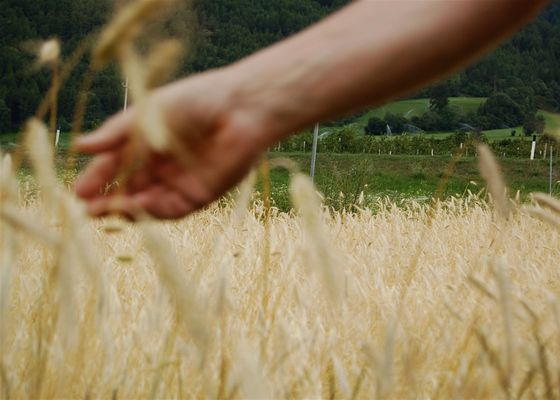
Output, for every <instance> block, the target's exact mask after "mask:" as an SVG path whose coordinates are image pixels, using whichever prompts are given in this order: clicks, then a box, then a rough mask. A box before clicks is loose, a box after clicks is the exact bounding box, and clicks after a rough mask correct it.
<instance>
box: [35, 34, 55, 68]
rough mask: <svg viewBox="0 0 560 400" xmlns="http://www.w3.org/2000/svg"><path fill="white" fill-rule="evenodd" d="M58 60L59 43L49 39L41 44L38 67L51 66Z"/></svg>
mask: <svg viewBox="0 0 560 400" xmlns="http://www.w3.org/2000/svg"><path fill="white" fill-rule="evenodd" d="M59 58H60V43H59V42H58V40H57V39H50V40H47V41H46V42H44V43H43V44H41V47H40V48H39V54H38V62H39V65H41V66H42V65H47V66H48V65H53V64H56V63H58V61H59Z"/></svg>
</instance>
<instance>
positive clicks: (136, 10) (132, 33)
mask: <svg viewBox="0 0 560 400" xmlns="http://www.w3.org/2000/svg"><path fill="white" fill-rule="evenodd" d="M175 2H176V1H175V0H136V1H132V2H130V3H129V4H128V5H126V6H124V7H123V8H122V9H121V11H120V12H119V13H117V15H116V16H115V18H114V19H113V21H112V22H111V23H110V24H109V25H108V26H107V27H106V28H105V29H104V30H103V32H102V33H101V37H100V38H99V42H98V45H97V46H96V47H95V49H94V51H93V63H94V65H95V66H96V67H98V68H100V67H101V66H103V65H105V64H106V63H107V62H109V61H110V60H111V59H113V58H115V57H118V56H119V53H120V52H121V50H122V48H123V46H125V45H128V44H129V43H130V42H131V41H132V40H134V39H135V38H136V37H137V36H138V35H139V34H140V33H141V31H142V26H143V24H144V23H146V22H147V21H149V20H151V19H154V18H155V17H156V16H158V15H159V14H160V13H161V12H163V11H166V10H168V9H169V8H170V7H171V6H172V5H173V4H174V3H175Z"/></svg>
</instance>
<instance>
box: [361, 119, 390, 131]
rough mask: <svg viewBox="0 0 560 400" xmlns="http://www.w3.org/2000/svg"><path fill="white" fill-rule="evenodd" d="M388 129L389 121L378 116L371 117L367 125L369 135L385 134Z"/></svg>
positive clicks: (366, 129)
mask: <svg viewBox="0 0 560 400" xmlns="http://www.w3.org/2000/svg"><path fill="white" fill-rule="evenodd" d="M386 131H387V123H386V122H385V121H384V120H382V119H381V118H378V117H371V118H370V119H369V120H368V124H367V125H366V127H365V132H366V134H368V135H383V134H384V133H385V132H386Z"/></svg>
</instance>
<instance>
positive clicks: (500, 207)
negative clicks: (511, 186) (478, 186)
mask: <svg viewBox="0 0 560 400" xmlns="http://www.w3.org/2000/svg"><path fill="white" fill-rule="evenodd" d="M477 151H478V156H479V163H478V166H479V169H480V173H481V175H482V177H483V178H484V180H485V181H486V184H487V185H488V191H489V192H490V194H491V195H492V200H493V201H494V205H495V206H496V209H497V211H498V213H499V214H500V215H501V216H502V217H503V218H506V219H507V218H509V216H510V214H511V205H510V202H509V199H508V192H507V187H506V184H505V182H504V178H503V175H502V172H501V170H500V166H499V165H498V162H497V161H496V159H495V157H494V155H493V154H492V151H491V150H490V148H489V147H488V146H487V145H486V144H483V143H481V144H478V145H477Z"/></svg>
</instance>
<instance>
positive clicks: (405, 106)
mask: <svg viewBox="0 0 560 400" xmlns="http://www.w3.org/2000/svg"><path fill="white" fill-rule="evenodd" d="M485 100H486V98H485V97H451V98H450V99H449V103H450V105H451V107H453V108H454V109H455V110H456V111H458V112H459V113H460V114H466V113H468V112H469V111H476V109H477V108H478V107H479V106H480V105H481V104H482V103H483V102H484V101H485ZM429 108H430V100H429V99H411V100H400V101H395V102H392V103H388V104H385V105H384V106H381V107H379V108H376V109H375V110H371V111H369V112H367V113H366V114H364V115H362V116H360V118H358V120H357V121H356V122H357V123H358V124H360V125H362V126H365V125H366V124H367V122H368V120H369V119H370V118H371V117H379V118H383V117H384V116H385V114H387V113H392V114H398V115H404V116H406V117H407V118H411V117H414V116H416V117H419V116H421V115H422V114H424V113H425V112H426V111H428V110H429Z"/></svg>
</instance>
